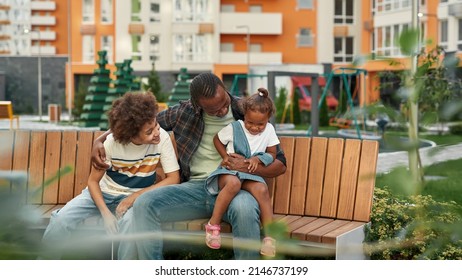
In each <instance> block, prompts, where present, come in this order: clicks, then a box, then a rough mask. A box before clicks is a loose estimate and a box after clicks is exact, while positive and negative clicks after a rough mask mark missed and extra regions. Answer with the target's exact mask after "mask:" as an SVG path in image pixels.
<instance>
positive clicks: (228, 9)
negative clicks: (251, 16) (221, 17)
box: [220, 4, 235, 13]
mask: <svg viewBox="0 0 462 280" xmlns="http://www.w3.org/2000/svg"><path fill="white" fill-rule="evenodd" d="M234 11H235V9H234V5H228V4H224V5H220V12H222V13H234Z"/></svg>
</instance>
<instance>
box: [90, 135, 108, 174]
mask: <svg viewBox="0 0 462 280" xmlns="http://www.w3.org/2000/svg"><path fill="white" fill-rule="evenodd" d="M109 134H111V131H110V130H108V131H106V132H104V133H103V134H101V135H100V136H99V137H98V138H96V139H95V141H93V147H92V148H91V163H92V165H93V167H94V168H96V169H98V170H106V169H108V168H109V165H108V164H107V163H105V161H106V151H105V150H104V144H103V143H104V141H106V137H107V136H108V135H109Z"/></svg>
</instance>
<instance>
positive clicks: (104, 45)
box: [101, 35, 113, 64]
mask: <svg viewBox="0 0 462 280" xmlns="http://www.w3.org/2000/svg"><path fill="white" fill-rule="evenodd" d="M112 42H113V40H112V36H110V35H108V36H101V49H103V50H105V51H106V59H107V61H108V62H109V63H110V64H112V62H113V60H112V56H113V52H112V46H113V44H112Z"/></svg>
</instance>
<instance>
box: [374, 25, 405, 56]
mask: <svg viewBox="0 0 462 280" xmlns="http://www.w3.org/2000/svg"><path fill="white" fill-rule="evenodd" d="M408 28H409V25H408V24H395V25H390V26H383V27H378V28H376V29H375V31H374V33H375V35H376V36H375V37H374V47H375V52H376V53H377V55H380V56H400V55H401V51H400V48H399V44H398V38H399V35H400V34H401V33H402V32H403V31H404V30H406V29H408Z"/></svg>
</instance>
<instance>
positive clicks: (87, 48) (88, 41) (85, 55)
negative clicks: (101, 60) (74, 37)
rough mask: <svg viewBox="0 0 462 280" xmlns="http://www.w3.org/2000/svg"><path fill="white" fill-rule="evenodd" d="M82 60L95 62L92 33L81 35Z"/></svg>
mask: <svg viewBox="0 0 462 280" xmlns="http://www.w3.org/2000/svg"><path fill="white" fill-rule="evenodd" d="M82 62H84V63H94V62H95V37H94V36H92V35H84V36H82Z"/></svg>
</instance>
